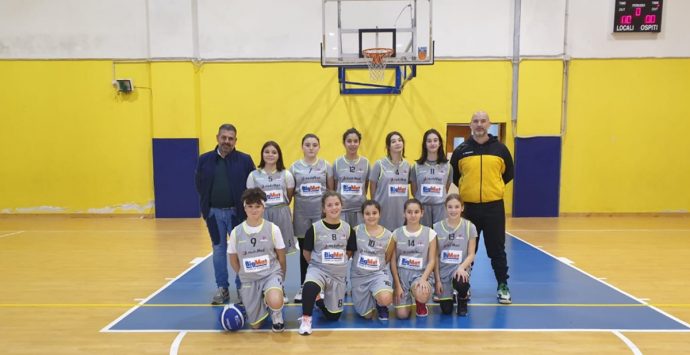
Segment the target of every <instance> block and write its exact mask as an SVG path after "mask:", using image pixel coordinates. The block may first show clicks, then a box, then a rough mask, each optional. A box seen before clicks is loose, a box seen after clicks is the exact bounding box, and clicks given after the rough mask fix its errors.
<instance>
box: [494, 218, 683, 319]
mask: <svg viewBox="0 0 690 355" xmlns="http://www.w3.org/2000/svg"><path fill="white" fill-rule="evenodd" d="M506 234H508V235H509V236H511V237H513V238H515V239H517V240H519V241H521V242H523V243H525V244H527V245H529V246H532V247H534V245H532V244H531V243H529V242H528V241H526V240H524V239H522V238H520V237H518V236H516V235H514V234H512V233H510V232H506ZM540 251H541V252H542V253H544V254H546V255H548V256H550V257H552V258H554V259H556V260H559V261H560V260H561V259H560V258H559V257H557V256H555V255H553V254H551V253H549V252H548V251H546V250H543V249H542V250H540ZM564 264H565V265H567V266H568V267H571V268H573V269H575V270H577V271H579V272H581V273H582V274H584V275H586V276H589V277H590V278H591V279H593V280H596V281H597V282H600V283H602V284H604V285H606V286H608V287H610V288H612V289H614V290H616V291H618V292H620V293H622V294H624V295H626V296H628V297H630V298H631V299H633V300H635V301H637V302H639V303H643V304H644V303H645V302H644V301H642V300H640V299H639V298H637V297H635V296H633V295H631V294H629V293H627V292H625V291H623V290H621V289H620V288H618V287H616V286H613V285H611V284H610V283H608V282H605V281H602V280H599V279H598V278H597V277H595V276H594V275H592V274H590V273H588V272H586V271H584V270H582V269H580V268H578V267H577V266H574V265H571V264H568V263H564ZM649 307H650V308H652V309H654V310H655V311H657V312H659V313H661V314H663V315H665V316H666V317H668V318H670V319H672V320H674V321H676V322H678V323H680V324H682V325H683V326H684V327H686V328H690V324H688V323H686V322H684V321H682V320H680V319H678V318H677V317H675V316H672V315H671V314H669V313H666V312H664V311H663V310H661V309H659V308H656V307H654V306H652V305H649Z"/></svg>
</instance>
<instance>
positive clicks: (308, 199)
mask: <svg viewBox="0 0 690 355" xmlns="http://www.w3.org/2000/svg"><path fill="white" fill-rule="evenodd" d="M302 152H303V153H304V158H303V159H300V160H298V161H296V162H295V163H293V164H292V166H290V173H291V174H292V176H293V177H294V179H295V206H294V207H295V208H294V215H293V227H294V231H295V236H296V237H297V241H298V243H299V246H300V248H301V247H302V243H303V240H304V234H305V233H306V232H307V229H309V227H310V226H311V225H312V223H315V222H316V221H319V220H320V219H321V197H322V196H323V194H324V193H325V192H326V191H328V190H333V172H332V169H331V166H330V164H328V162H326V161H325V160H323V159H319V158H318V154H319V137H317V136H316V135H314V134H311V133H309V134H306V135H305V136H304V137H303V138H302ZM307 265H308V264H307V260H305V259H304V257H303V256H302V254H301V253H300V284H303V283H304V276H305V275H306V273H307ZM295 302H297V303H299V302H302V290H301V289H300V291H299V292H298V293H297V295H295Z"/></svg>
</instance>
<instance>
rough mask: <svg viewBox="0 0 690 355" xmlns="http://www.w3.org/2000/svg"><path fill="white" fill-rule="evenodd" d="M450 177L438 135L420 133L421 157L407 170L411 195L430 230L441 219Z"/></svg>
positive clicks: (433, 132) (441, 142)
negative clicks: (420, 204) (421, 135)
mask: <svg viewBox="0 0 690 355" xmlns="http://www.w3.org/2000/svg"><path fill="white" fill-rule="evenodd" d="M452 174H453V172H452V170H451V169H450V164H449V163H448V158H447V157H446V153H444V151H443V139H442V138H441V134H440V133H438V131H437V130H435V129H433V128H432V129H430V130H428V131H426V132H424V138H423V139H422V156H421V157H419V159H417V161H416V162H415V164H414V165H413V166H412V170H411V171H410V184H411V186H412V192H413V194H414V197H415V198H416V199H418V200H419V201H421V202H422V206H423V208H424V216H423V217H422V224H423V225H425V226H427V227H431V226H433V225H434V223H436V222H438V221H441V220H443V218H444V217H445V209H444V207H443V202H444V200H445V198H446V195H447V194H448V189H449V188H450V182H451V181H453V179H452V177H453V175H452Z"/></svg>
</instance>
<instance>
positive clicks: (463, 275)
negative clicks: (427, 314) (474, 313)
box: [434, 194, 477, 316]
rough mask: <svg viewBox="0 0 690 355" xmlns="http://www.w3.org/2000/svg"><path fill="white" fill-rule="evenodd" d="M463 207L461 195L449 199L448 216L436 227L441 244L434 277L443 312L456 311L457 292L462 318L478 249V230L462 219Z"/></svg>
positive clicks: (465, 311) (465, 310) (451, 195)
mask: <svg viewBox="0 0 690 355" xmlns="http://www.w3.org/2000/svg"><path fill="white" fill-rule="evenodd" d="M462 209H463V204H462V200H461V199H460V195H458V194H450V195H448V197H447V198H446V215H447V216H448V217H447V218H446V219H445V220H443V221H441V222H436V223H435V224H434V231H436V234H437V235H436V240H437V241H438V258H439V263H437V264H436V270H435V271H434V275H435V278H436V294H437V295H440V301H439V303H440V304H441V312H442V313H443V314H451V313H452V312H453V289H455V291H457V292H458V315H459V316H466V315H467V301H468V297H467V291H469V289H470V271H471V270H472V263H473V262H474V255H475V249H476V246H477V228H476V227H475V226H474V224H472V222H470V221H468V220H466V219H464V218H462V217H461V216H462Z"/></svg>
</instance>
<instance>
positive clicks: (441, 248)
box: [434, 218, 477, 275]
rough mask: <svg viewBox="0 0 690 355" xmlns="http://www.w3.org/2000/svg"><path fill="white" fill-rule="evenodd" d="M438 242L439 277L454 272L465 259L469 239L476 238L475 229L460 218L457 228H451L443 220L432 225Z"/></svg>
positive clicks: (468, 222)
mask: <svg viewBox="0 0 690 355" xmlns="http://www.w3.org/2000/svg"><path fill="white" fill-rule="evenodd" d="M434 231H436V233H437V235H436V238H437V240H438V260H439V262H440V264H439V268H440V271H441V275H444V274H446V272H451V271H455V270H456V269H457V268H458V265H460V263H462V262H463V260H465V259H466V258H467V248H468V246H469V242H470V239H472V238H477V228H476V227H475V226H474V224H472V222H470V221H468V220H466V219H464V218H462V219H461V220H460V223H459V224H458V226H457V227H455V228H451V227H450V226H449V225H448V223H446V221H445V220H443V221H440V222H436V223H435V224H434Z"/></svg>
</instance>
